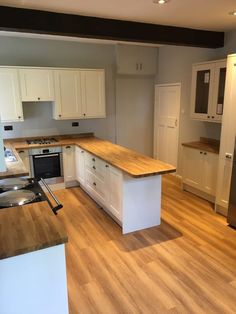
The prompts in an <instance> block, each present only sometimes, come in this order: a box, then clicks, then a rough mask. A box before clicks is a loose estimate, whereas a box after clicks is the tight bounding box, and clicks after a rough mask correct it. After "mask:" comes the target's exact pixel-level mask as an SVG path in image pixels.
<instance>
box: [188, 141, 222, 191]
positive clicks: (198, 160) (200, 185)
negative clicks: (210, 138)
mask: <svg viewBox="0 0 236 314" xmlns="http://www.w3.org/2000/svg"><path fill="white" fill-rule="evenodd" d="M183 152H184V159H183V161H184V163H183V183H184V188H186V186H191V187H192V188H194V189H197V190H199V191H202V192H204V193H206V194H208V195H210V196H213V197H215V195H216V182H217V167H218V161H219V156H218V154H214V153H210V152H206V151H203V150H198V149H194V148H190V147H183Z"/></svg>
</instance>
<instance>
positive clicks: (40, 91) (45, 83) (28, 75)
mask: <svg viewBox="0 0 236 314" xmlns="http://www.w3.org/2000/svg"><path fill="white" fill-rule="evenodd" d="M19 77H20V87H21V96H22V101H54V85H53V75H52V70H50V69H39V68H24V69H19Z"/></svg>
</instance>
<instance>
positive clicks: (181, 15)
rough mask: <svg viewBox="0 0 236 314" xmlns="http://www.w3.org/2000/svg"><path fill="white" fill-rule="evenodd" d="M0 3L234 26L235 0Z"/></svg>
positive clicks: (218, 27) (26, 0)
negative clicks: (161, 3) (155, 2)
mask: <svg viewBox="0 0 236 314" xmlns="http://www.w3.org/2000/svg"><path fill="white" fill-rule="evenodd" d="M0 5H7V6H15V7H22V8H32V9H40V10H46V11H55V12H65V13H73V14H81V15H89V16H97V17H107V18H114V19H122V20H130V21H138V22H147V23H155V24H163V25H173V26H182V27H189V28H198V29H208V30H218V31H225V30H232V29H236V16H232V15H229V14H228V13H229V12H231V11H234V10H236V1H235V0H169V2H168V3H167V4H165V5H157V4H154V3H153V2H152V0H38V1H37V0H0Z"/></svg>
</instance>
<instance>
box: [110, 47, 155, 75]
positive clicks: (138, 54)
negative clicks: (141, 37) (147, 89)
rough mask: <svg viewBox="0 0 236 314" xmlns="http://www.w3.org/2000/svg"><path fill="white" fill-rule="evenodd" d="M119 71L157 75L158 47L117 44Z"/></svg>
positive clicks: (121, 72) (120, 72)
mask: <svg viewBox="0 0 236 314" xmlns="http://www.w3.org/2000/svg"><path fill="white" fill-rule="evenodd" d="M116 53H117V73H118V74H129V75H156V72H157V49H156V48H154V47H142V46H139V45H117V51H116Z"/></svg>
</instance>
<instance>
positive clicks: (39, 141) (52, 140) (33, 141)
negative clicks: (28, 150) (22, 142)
mask: <svg viewBox="0 0 236 314" xmlns="http://www.w3.org/2000/svg"><path fill="white" fill-rule="evenodd" d="M26 142H27V143H28V144H29V145H30V144H36V145H37V144H39V145H44V144H53V143H57V142H58V140H57V139H55V138H54V137H50V138H35V139H31V140H27V141H26Z"/></svg>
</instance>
